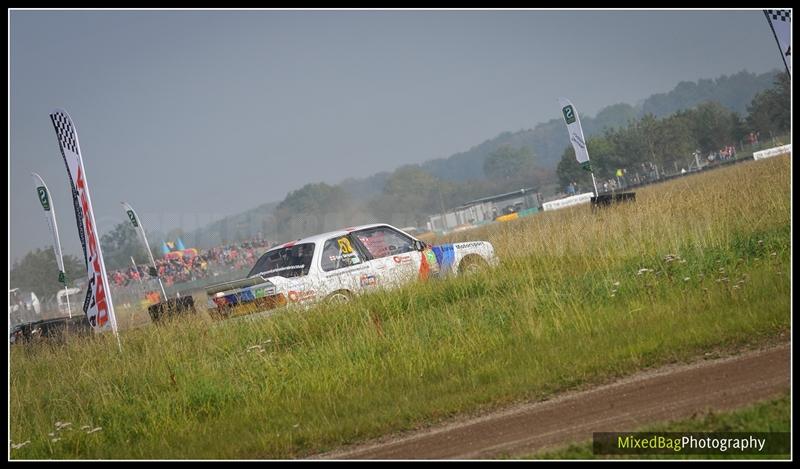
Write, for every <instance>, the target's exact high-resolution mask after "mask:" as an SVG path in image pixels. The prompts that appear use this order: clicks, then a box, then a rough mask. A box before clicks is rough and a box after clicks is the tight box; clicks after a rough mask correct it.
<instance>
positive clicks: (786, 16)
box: [767, 10, 792, 23]
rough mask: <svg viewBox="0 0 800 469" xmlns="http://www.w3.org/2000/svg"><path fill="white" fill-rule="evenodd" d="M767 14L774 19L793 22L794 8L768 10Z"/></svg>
mask: <svg viewBox="0 0 800 469" xmlns="http://www.w3.org/2000/svg"><path fill="white" fill-rule="evenodd" d="M767 14H768V15H769V16H770V17H771V18H772V21H786V22H787V23H791V22H792V10H767Z"/></svg>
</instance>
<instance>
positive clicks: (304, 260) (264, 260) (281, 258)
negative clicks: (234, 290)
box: [247, 243, 314, 277]
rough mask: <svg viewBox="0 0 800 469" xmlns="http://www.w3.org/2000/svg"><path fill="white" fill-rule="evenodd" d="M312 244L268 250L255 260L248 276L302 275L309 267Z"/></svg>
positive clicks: (306, 272) (312, 251) (312, 249)
mask: <svg viewBox="0 0 800 469" xmlns="http://www.w3.org/2000/svg"><path fill="white" fill-rule="evenodd" d="M313 255H314V244H313V243H305V244H296V245H294V246H287V247H284V248H280V249H275V250H273V251H268V252H267V253H266V254H264V255H263V256H261V258H260V259H259V260H258V262H256V265H255V266H254V267H253V269H252V270H250V273H249V274H247V276H248V277H252V276H254V275H261V276H264V277H302V276H304V275H306V274H308V270H309V269H310V268H311V256H313Z"/></svg>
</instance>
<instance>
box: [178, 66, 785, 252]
mask: <svg viewBox="0 0 800 469" xmlns="http://www.w3.org/2000/svg"><path fill="white" fill-rule="evenodd" d="M779 73H782V72H780V71H778V70H774V71H771V72H766V73H762V74H755V73H750V72H747V71H744V70H743V71H741V72H738V73H735V74H733V75H730V76H727V75H722V76H720V77H718V78H715V79H700V80H697V81H696V82H691V81H683V82H680V83H678V84H677V85H676V86H675V88H673V89H672V90H671V91H669V92H667V93H658V94H653V95H651V96H650V97H648V98H646V99H645V100H644V101H642V102H640V103H638V104H637V105H635V106H634V105H630V104H625V103H618V104H612V105H610V106H606V107H604V108H603V109H601V110H600V111H599V112H598V113H597V115H596V116H594V117H591V116H588V115H581V123H582V125H583V130H584V133H585V134H586V137H587V138H588V137H590V136H592V135H597V134H600V133H602V132H603V131H604V130H605V129H612V128H618V127H621V126H624V125H626V124H627V123H628V121H630V120H632V119H637V118H639V117H641V116H643V115H645V114H647V113H651V114H654V115H655V116H656V117H663V116H667V115H670V114H673V113H675V112H676V111H679V110H681V109H688V108H692V107H694V106H696V105H698V104H700V103H702V102H704V101H709V100H712V101H717V102H719V103H720V104H722V105H723V106H725V107H727V108H729V109H731V110H733V111H735V112H738V113H739V114H740V115H744V114H746V112H747V105H748V104H749V103H750V101H751V100H752V99H753V97H754V96H755V95H756V94H757V93H759V92H761V91H764V90H766V89H768V88H770V87H771V86H772V85H773V83H774V81H775V79H776V74H779ZM568 143H569V142H568V140H567V133H566V129H565V128H564V123H563V121H562V120H561V119H560V118H554V119H551V120H549V121H547V122H543V123H540V124H537V125H536V126H535V127H534V128H532V129H527V130H519V131H516V132H503V133H501V134H499V135H498V136H496V137H494V138H492V139H489V140H486V141H484V142H483V143H480V144H478V145H475V146H474V147H472V148H470V149H469V150H467V151H464V152H460V153H456V154H454V155H452V156H450V157H448V158H439V159H434V160H429V161H426V162H424V163H422V164H421V165H420V166H421V167H422V169H423V170H425V171H427V172H429V173H431V174H433V175H434V176H436V177H438V178H440V179H442V180H445V181H452V182H466V181H476V180H482V179H484V177H485V175H484V173H483V162H484V160H485V159H486V157H487V156H488V155H489V154H490V153H491V152H492V151H494V150H495V149H496V148H498V147H500V146H503V145H511V146H513V147H529V148H530V149H531V150H532V151H533V154H534V156H535V157H536V161H537V163H538V164H539V165H540V166H541V167H542V168H544V169H547V170H550V171H555V168H556V166H557V165H558V162H559V160H560V159H561V154H562V153H563V152H564V149H565V148H566V146H567V145H568ZM390 175H391V172H388V171H384V172H380V173H377V174H374V175H372V176H368V177H366V178H349V179H347V180H345V181H343V182H341V183H340V185H341V186H342V188H343V189H344V190H345V191H347V192H348V193H349V194H350V195H352V196H353V198H355V199H360V200H365V199H367V198H369V197H372V196H374V195H376V194H379V193H381V191H382V190H383V187H384V185H385V183H386V180H387V179H388V177H389V176H390ZM277 204H278V202H270V203H267V204H263V205H260V206H258V207H256V208H253V209H250V210H247V211H245V212H242V213H240V214H237V215H232V216H229V217H226V218H223V219H222V220H219V221H216V222H214V223H211V224H210V225H208V226H206V227H203V228H199V229H197V230H195V231H193V232H191V233H190V234H189V235H187V238H188V239H191V240H194V241H195V245H196V246H199V247H211V246H215V245H219V244H221V243H223V242H226V241H227V242H234V241H236V240H238V239H246V238H252V237H254V236H256V235H257V234H258V233H259V232H261V233H262V234H263V235H264V236H267V237H268V236H269V233H271V232H272V227H273V226H274V220H273V215H272V212H273V209H274V208H275V206H277Z"/></svg>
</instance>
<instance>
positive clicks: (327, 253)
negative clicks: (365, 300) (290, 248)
mask: <svg viewBox="0 0 800 469" xmlns="http://www.w3.org/2000/svg"><path fill="white" fill-rule="evenodd" d="M320 268H321V271H322V272H323V275H324V276H325V279H326V282H325V283H326V294H327V293H332V292H334V291H337V290H347V291H350V292H358V291H363V290H368V289H370V288H372V287H374V286H376V285H377V277H376V276H375V274H374V272H373V271H372V266H371V265H370V263H369V262H367V258H366V255H365V253H363V252H362V251H361V249H360V248H359V246H358V245H357V244H356V243H353V242H352V239H351V238H350V236H348V235H345V236H339V237H336V238H331V239H329V240H327V241H325V244H324V245H323V248H322V256H321V259H320Z"/></svg>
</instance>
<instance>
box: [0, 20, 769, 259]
mask: <svg viewBox="0 0 800 469" xmlns="http://www.w3.org/2000/svg"><path fill="white" fill-rule="evenodd" d="M9 51H10V71H9V77H10V80H11V82H10V87H9V98H10V105H9V112H10V124H9V136H10V153H9V161H10V171H9V184H10V197H11V201H10V220H9V224H10V234H11V241H10V242H11V246H10V251H11V257H12V259H16V258H19V257H21V256H22V255H24V253H25V252H27V251H28V250H30V249H33V248H36V247H45V246H48V245H50V244H51V238H50V234H49V232H48V230H47V225H46V223H45V219H44V215H43V213H42V211H41V208H40V206H39V205H38V201H37V198H36V195H35V191H34V187H33V182H32V180H31V177H30V173H31V171H36V172H38V173H40V174H41V175H42V177H43V178H44V179H45V181H46V182H47V184H48V186H49V187H50V190H51V192H52V198H53V201H54V204H55V207H56V210H57V214H58V222H59V229H60V232H61V235H62V244H63V248H64V251H65V253H71V254H76V255H77V254H79V253H80V252H81V251H80V244H79V241H78V237H77V230H76V225H75V217H74V213H73V211H72V204H71V197H70V193H69V184H68V180H67V173H66V170H65V165H64V162H63V159H62V158H61V155H60V153H59V150H58V143H57V141H56V137H55V133H54V131H53V128H52V125H51V124H50V121H49V118H48V113H49V112H50V111H51V110H52V109H54V108H56V107H61V108H64V109H67V110H68V111H69V113H70V114H71V115H72V118H73V120H74V121H75V124H76V127H77V129H78V134H79V137H80V143H81V150H82V152H83V158H84V164H85V166H86V174H87V179H88V182H89V187H90V190H91V195H92V201H93V203H94V209H95V217H96V221H97V224H98V226H99V227H100V230H101V232H105V231H106V230H109V229H111V228H112V227H113V226H114V225H115V224H116V223H118V222H121V221H123V220H125V214H124V212H123V211H122V209H121V207H120V204H119V202H120V201H122V200H125V201H127V202H129V203H131V204H132V205H133V206H134V208H136V210H137V211H138V213H139V216H140V218H141V219H142V220H143V222H144V224H145V226H146V227H147V228H148V229H150V230H162V231H167V230H169V229H172V228H175V227H177V226H182V227H183V228H184V229H186V230H189V229H192V228H194V227H196V226H197V225H198V224H205V223H207V222H209V221H212V220H213V219H217V218H220V217H221V216H223V215H228V214H232V213H236V212H240V211H242V210H245V209H248V208H252V207H254V206H257V205H260V204H262V203H264V202H269V201H278V200H281V199H282V198H283V197H284V196H285V194H286V193H287V191H290V190H294V189H297V188H299V187H301V186H302V185H304V184H306V183H308V182H318V181H324V182H328V183H337V182H340V181H341V180H342V179H344V178H346V177H350V176H355V177H362V176H368V175H370V174H372V173H375V172H377V171H382V170H391V169H393V168H395V167H397V166H399V165H401V164H405V163H419V162H422V161H425V160H428V159H432V158H441V157H447V156H449V155H451V154H453V153H456V152H459V151H464V150H467V149H469V148H470V147H472V146H473V145H477V144H479V143H481V142H483V141H484V140H486V139H488V138H492V137H494V136H496V135H497V134H498V133H500V132H503V131H516V130H520V129H523V128H524V129H527V128H532V127H534V126H535V125H536V124H537V123H539V122H543V121H546V120H549V119H553V118H558V117H559V112H558V111H559V109H558V104H557V102H556V98H557V97H558V96H562V95H563V96H568V97H569V98H570V99H571V100H572V101H573V102H574V103H575V105H576V106H577V107H578V108H579V110H580V112H581V113H583V114H589V115H594V114H595V113H596V112H597V111H598V110H599V109H601V108H602V107H603V106H606V105H610V104H615V103H618V102H627V103H630V104H635V103H636V102H637V101H639V100H641V99H644V98H646V97H647V96H649V95H650V94H652V93H656V92H665V91H668V90H670V89H671V88H672V87H674V86H675V85H676V84H677V83H678V82H679V81H681V80H697V79H698V78H714V77H717V76H719V75H721V74H731V73H735V72H738V71H740V70H742V69H747V70H748V71H750V72H755V73H762V72H765V71H768V70H771V69H783V63H782V61H781V57H780V54H779V52H778V49H777V46H776V44H775V40H774V38H773V36H772V33H771V32H770V30H769V26H768V24H767V22H766V20H765V18H764V15H763V14H762V12H761V11H760V10H750V11H706V12H696V11H692V12H680V11H647V12H634V11H561V12H553V11H466V12H465V11H460V12H452V11H448V12H441V11H440V12H431V11H402V12H398V11H360V12H352V11H317V12H312V11H207V12H201V11H149V12H145V11H132V12H117V11H113V12H112V11H108V12H106V11H95V12H92V11H19V10H16V11H11V12H10V47H9ZM564 145H565V146H566V145H568V140H567V134H566V131H565V133H564Z"/></svg>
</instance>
